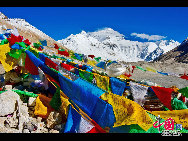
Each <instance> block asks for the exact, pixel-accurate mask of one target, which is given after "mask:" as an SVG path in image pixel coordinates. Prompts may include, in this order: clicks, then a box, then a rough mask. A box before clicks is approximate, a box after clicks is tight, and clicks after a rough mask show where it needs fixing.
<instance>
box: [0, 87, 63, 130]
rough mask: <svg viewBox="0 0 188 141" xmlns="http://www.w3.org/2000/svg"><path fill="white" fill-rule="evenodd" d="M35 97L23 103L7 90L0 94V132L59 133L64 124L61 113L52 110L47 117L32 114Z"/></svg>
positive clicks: (16, 95) (15, 94)
mask: <svg viewBox="0 0 188 141" xmlns="http://www.w3.org/2000/svg"><path fill="white" fill-rule="evenodd" d="M35 100H36V98H33V97H30V98H29V100H28V102H27V103H24V102H23V101H22V100H21V99H20V96H19V95H18V94H17V93H15V92H13V91H11V90H8V91H6V92H4V93H2V94H0V133H59V132H60V130H61V129H62V126H64V125H63V124H62V123H61V121H62V120H61V119H62V117H61V114H60V113H58V112H56V111H52V112H51V113H50V115H49V116H48V118H47V119H42V118H41V117H36V116H35V115H34V109H35V108H34V106H35Z"/></svg>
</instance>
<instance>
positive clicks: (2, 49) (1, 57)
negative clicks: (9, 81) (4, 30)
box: [0, 43, 13, 72]
mask: <svg viewBox="0 0 188 141" xmlns="http://www.w3.org/2000/svg"><path fill="white" fill-rule="evenodd" d="M8 52H10V47H9V43H8V44H4V45H0V62H1V63H2V65H3V68H4V69H5V71H6V72H8V71H10V70H12V67H13V66H12V65H10V64H8V63H7V62H6V59H7V56H6V53H8Z"/></svg>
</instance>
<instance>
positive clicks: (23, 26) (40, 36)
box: [0, 12, 65, 48]
mask: <svg viewBox="0 0 188 141" xmlns="http://www.w3.org/2000/svg"><path fill="white" fill-rule="evenodd" d="M3 25H4V26H6V28H7V29H12V30H13V29H14V28H17V30H18V33H19V34H20V35H21V36H23V37H24V38H26V39H29V40H30V41H31V42H38V41H39V40H47V45H48V46H50V45H53V44H54V43H56V44H58V46H60V47H62V48H65V47H63V46H62V45H61V44H60V43H58V42H56V41H55V40H54V39H52V38H51V37H49V36H48V35H46V34H45V33H43V32H42V31H40V30H39V29H37V28H36V27H34V26H32V25H31V24H29V23H28V22H27V21H25V20H24V19H20V18H15V19H11V18H8V17H7V16H5V15H4V14H3V13H1V12H0V26H1V27H2V26H3ZM1 32H3V31H0V33H1Z"/></svg>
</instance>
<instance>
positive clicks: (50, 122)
mask: <svg viewBox="0 0 188 141" xmlns="http://www.w3.org/2000/svg"><path fill="white" fill-rule="evenodd" d="M46 123H47V124H46V126H47V128H50V129H52V128H54V127H55V125H58V124H61V123H62V115H61V114H60V113H59V112H56V111H52V112H51V113H50V114H49V116H48V118H47V119H46Z"/></svg>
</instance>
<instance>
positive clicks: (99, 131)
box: [87, 119, 106, 133]
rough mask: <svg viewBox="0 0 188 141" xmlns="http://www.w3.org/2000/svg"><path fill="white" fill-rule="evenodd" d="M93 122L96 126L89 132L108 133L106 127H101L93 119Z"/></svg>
mask: <svg viewBox="0 0 188 141" xmlns="http://www.w3.org/2000/svg"><path fill="white" fill-rule="evenodd" d="M91 122H92V123H93V124H94V126H95V127H93V128H92V129H91V130H90V131H88V132H87V133H106V131H105V130H104V129H102V127H100V126H99V125H98V124H97V123H96V122H95V121H94V120H93V119H92V121H91Z"/></svg>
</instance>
